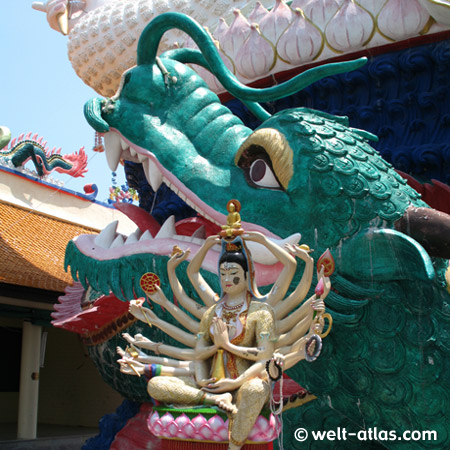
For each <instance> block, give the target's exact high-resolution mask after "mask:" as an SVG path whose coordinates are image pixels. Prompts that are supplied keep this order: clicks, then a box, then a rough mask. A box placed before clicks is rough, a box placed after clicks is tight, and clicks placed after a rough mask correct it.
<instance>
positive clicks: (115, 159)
mask: <svg viewBox="0 0 450 450" xmlns="http://www.w3.org/2000/svg"><path fill="white" fill-rule="evenodd" d="M104 140H105V155H106V161H107V162H108V166H109V168H110V169H111V170H112V171H113V172H115V171H116V170H117V166H118V165H119V161H120V157H121V156H122V145H121V143H120V141H121V139H120V136H119V135H118V134H116V133H114V132H112V131H108V132H107V133H105V137H104Z"/></svg>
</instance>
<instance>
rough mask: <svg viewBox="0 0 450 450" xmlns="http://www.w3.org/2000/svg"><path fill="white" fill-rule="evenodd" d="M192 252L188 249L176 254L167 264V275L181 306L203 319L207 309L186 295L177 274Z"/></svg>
mask: <svg viewBox="0 0 450 450" xmlns="http://www.w3.org/2000/svg"><path fill="white" fill-rule="evenodd" d="M190 251H191V250H190V249H187V250H186V251H185V252H183V251H182V252H181V253H180V252H178V253H175V254H174V255H173V256H172V257H171V258H170V259H169V261H168V262H167V275H168V277H169V283H170V287H171V288H172V292H173V295H174V296H175V298H176V299H177V300H178V301H179V302H180V305H182V306H183V307H184V308H186V309H187V310H188V311H189V312H190V313H191V314H192V315H193V316H194V317H197V319H201V318H202V316H203V313H204V312H205V311H206V308H205V307H204V306H202V305H200V304H199V303H197V302H196V301H194V300H193V299H192V298H190V297H189V296H188V295H187V294H186V292H185V291H184V289H183V286H182V285H181V283H180V281H179V280H178V277H177V274H176V268H177V267H178V266H179V265H180V264H181V263H182V262H183V261H185V260H186V258H187V257H188V256H189V253H190Z"/></svg>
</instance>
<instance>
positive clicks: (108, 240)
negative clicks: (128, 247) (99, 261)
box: [94, 220, 119, 248]
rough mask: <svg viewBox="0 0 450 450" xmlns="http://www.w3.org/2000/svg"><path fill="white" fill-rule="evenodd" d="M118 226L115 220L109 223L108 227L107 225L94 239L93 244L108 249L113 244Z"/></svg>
mask: <svg viewBox="0 0 450 450" xmlns="http://www.w3.org/2000/svg"><path fill="white" fill-rule="evenodd" d="M118 224H119V221H118V220H115V221H114V222H111V223H110V224H109V225H107V226H106V227H105V228H104V229H103V230H102V232H101V233H100V234H99V235H97V236H96V237H95V239H94V242H95V244H96V245H98V246H99V247H102V248H110V247H111V244H112V243H113V242H114V239H115V238H116V230H117V225H118Z"/></svg>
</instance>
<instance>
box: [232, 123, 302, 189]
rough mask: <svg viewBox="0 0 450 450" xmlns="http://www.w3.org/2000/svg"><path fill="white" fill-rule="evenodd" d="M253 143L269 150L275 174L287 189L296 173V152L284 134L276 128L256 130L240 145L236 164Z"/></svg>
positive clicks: (235, 159)
mask: <svg viewBox="0 0 450 450" xmlns="http://www.w3.org/2000/svg"><path fill="white" fill-rule="evenodd" d="M252 145H257V146H259V147H262V148H263V149H264V150H265V151H266V152H267V154H268V155H269V157H270V159H271V161H272V166H273V170H274V171H275V175H276V176H277V178H278V180H279V182H280V183H281V185H282V186H283V187H284V189H287V187H288V185H289V181H290V180H291V178H292V176H293V175H294V165H293V160H294V152H293V151H292V148H291V147H290V145H289V143H288V141H287V140H286V138H285V137H284V135H283V134H282V133H280V132H279V131H278V130H275V129H274V128H262V129H260V130H256V131H255V132H254V133H252V134H251V135H250V136H249V137H248V138H247V139H246V140H245V141H244V142H243V143H242V145H241V146H240V147H239V149H238V151H237V153H236V156H235V157H234V163H235V164H236V165H238V162H239V160H240V158H241V156H242V154H243V153H244V152H245V150H247V149H248V148H249V147H251V146H252Z"/></svg>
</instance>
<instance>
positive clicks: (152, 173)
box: [142, 158, 163, 192]
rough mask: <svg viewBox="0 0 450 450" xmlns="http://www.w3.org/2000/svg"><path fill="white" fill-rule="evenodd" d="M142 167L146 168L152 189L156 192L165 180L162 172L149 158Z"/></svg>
mask: <svg viewBox="0 0 450 450" xmlns="http://www.w3.org/2000/svg"><path fill="white" fill-rule="evenodd" d="M142 166H143V168H144V172H145V177H146V178H147V181H148V182H149V183H150V186H151V187H152V189H153V190H154V191H155V192H156V191H157V190H158V189H159V187H160V186H161V183H162V180H163V178H162V174H161V172H160V171H159V169H158V167H157V166H156V164H155V163H154V162H153V161H152V160H150V159H148V158H147V159H146V160H145V161H144V162H143V163H142Z"/></svg>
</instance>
